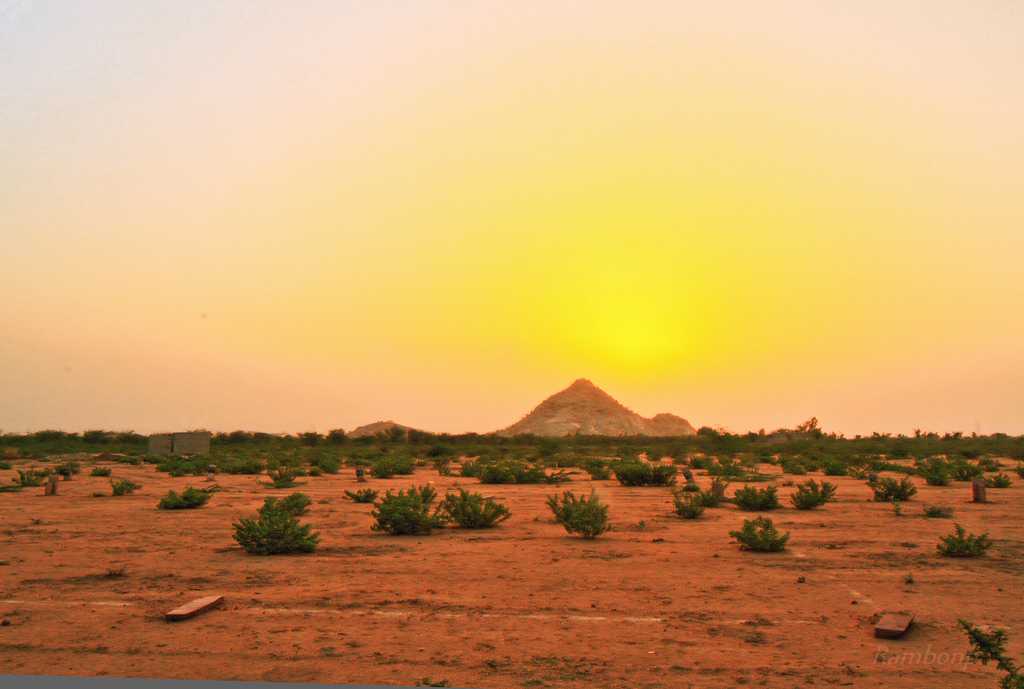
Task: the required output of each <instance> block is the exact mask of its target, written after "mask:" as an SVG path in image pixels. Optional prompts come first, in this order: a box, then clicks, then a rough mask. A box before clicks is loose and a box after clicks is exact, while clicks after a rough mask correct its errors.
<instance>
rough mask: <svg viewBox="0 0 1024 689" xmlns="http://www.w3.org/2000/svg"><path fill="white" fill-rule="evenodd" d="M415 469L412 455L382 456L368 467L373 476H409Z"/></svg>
mask: <svg viewBox="0 0 1024 689" xmlns="http://www.w3.org/2000/svg"><path fill="white" fill-rule="evenodd" d="M414 470H415V465H414V463H413V461H412V457H382V458H381V459H378V460H377V461H376V462H374V463H373V465H372V466H371V467H370V473H372V474H373V476H374V478H391V477H392V476H410V475H411V474H412V473H413V471H414Z"/></svg>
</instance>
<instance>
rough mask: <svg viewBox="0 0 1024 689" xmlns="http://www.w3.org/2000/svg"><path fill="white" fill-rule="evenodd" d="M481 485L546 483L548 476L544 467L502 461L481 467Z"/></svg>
mask: <svg viewBox="0 0 1024 689" xmlns="http://www.w3.org/2000/svg"><path fill="white" fill-rule="evenodd" d="M479 476H480V483H497V484H503V483H546V482H548V475H547V473H546V472H545V471H544V468H543V467H540V466H537V465H533V464H527V463H526V462H518V461H513V460H502V461H500V462H489V463H487V464H484V465H482V466H481V467H480V473H479Z"/></svg>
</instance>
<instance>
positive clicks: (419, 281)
mask: <svg viewBox="0 0 1024 689" xmlns="http://www.w3.org/2000/svg"><path fill="white" fill-rule="evenodd" d="M580 7H581V6H579V5H576V4H573V3H561V2H553V3H527V4H525V5H516V6H508V5H506V4H503V3H497V2H480V3H470V4H468V5H465V6H463V5H459V6H451V5H449V4H448V3H430V2H426V3H421V4H416V5H411V6H408V5H403V6H401V11H400V10H399V7H398V6H390V5H388V4H387V3H382V4H380V5H375V4H370V3H322V4H321V3H310V4H308V5H306V6H304V7H301V8H287V9H286V8H284V7H283V6H279V5H277V4H274V3H266V4H263V3H233V2H225V3H217V4H216V6H209V7H202V6H194V7H177V6H174V5H167V6H163V7H156V6H153V7H150V8H149V9H147V10H146V11H143V8H141V7H136V6H134V5H132V4H131V3H125V2H111V3H106V4H104V5H102V6H100V7H93V8H88V9H87V8H79V7H73V6H67V5H52V6H32V5H31V4H25V5H15V6H14V7H12V8H11V9H8V10H6V13H5V14H0V46H2V47H0V56H3V58H4V59H2V60H0V84H3V85H4V86H3V87H2V89H3V90H2V91H0V99H2V100H3V102H4V103H5V104H6V105H8V106H9V107H5V109H4V110H2V111H0V209H2V215H0V222H2V223H3V227H4V232H3V239H4V245H5V246H4V255H5V259H6V260H5V261H4V264H3V270H2V271H0V287H2V290H3V295H4V297H3V299H2V300H0V318H2V319H3V323H4V326H5V328H4V329H5V336H4V337H3V338H2V340H3V342H2V343H0V389H2V390H3V391H4V394H3V395H0V431H4V432H20V431H26V430H38V429H42V428H62V429H66V430H82V429H85V428H113V429H129V428H131V429H134V430H136V431H139V432H149V431H156V430H176V429H182V428H196V427H204V428H209V429H213V430H224V431H229V430H234V429H239V428H241V429H250V430H265V431H272V432H273V431H289V432H296V431H306V430H318V431H321V432H323V431H326V430H328V429H330V428H336V427H342V428H346V429H351V428H353V427H355V426H358V425H362V424H365V423H369V422H373V421H377V420H382V419H393V420H395V421H397V422H399V423H403V424H406V425H409V426H413V427H416V428H422V429H424V430H430V431H436V432H452V433H458V432H466V431H477V432H489V431H493V430H497V429H499V428H502V427H505V426H507V425H509V424H511V423H513V422H515V421H516V420H518V419H519V418H520V417H521V416H522V415H523V414H525V413H527V412H528V411H529V410H530V409H531V408H533V406H534V405H536V404H537V403H539V402H540V401H541V400H542V399H543V398H545V397H547V396H548V395H550V394H553V393H554V392H556V391H558V390H561V389H562V388H564V387H565V386H567V385H568V384H569V383H570V382H571V381H572V380H574V379H576V378H580V377H585V378H589V379H591V380H593V381H594V382H595V383H596V384H597V385H598V386H600V387H602V388H603V389H605V390H606V391H607V392H609V393H610V394H612V395H613V396H614V397H616V399H618V400H619V401H620V402H622V403H623V404H625V405H626V406H628V407H630V408H631V409H634V410H635V411H637V412H638V413H640V414H642V415H644V416H652V415H654V414H655V413H658V412H671V413H675V414H678V415H680V416H683V417H685V418H687V419H688V420H689V421H690V422H691V423H693V424H694V425H695V426H701V425H709V426H722V427H726V428H729V429H732V430H735V431H746V430H758V429H760V428H765V429H769V430H771V429H774V428H778V427H791V426H793V425H795V424H797V423H799V422H801V421H803V420H804V419H806V418H808V417H810V416H817V417H818V418H819V419H821V420H822V426H823V428H824V429H825V430H826V431H836V432H842V433H846V434H847V435H853V434H856V433H861V434H868V433H870V432H872V431H889V432H910V431H911V430H912V429H914V428H923V429H926V430H934V431H939V432H944V431H955V430H960V431H966V432H972V431H979V432H996V431H1002V432H1008V433H1014V434H1019V433H1024V417H1022V416H1021V414H1020V409H1022V408H1024V347H1022V346H1021V342H1022V341H1024V325H1022V321H1021V319H1020V317H1019V313H1020V312H1021V307H1022V306H1024V280H1022V279H1021V274H1022V273H1021V259H1022V258H1024V201H1022V199H1024V175H1021V162H1022V161H1024V124H1022V123H1024V91H1022V90H1021V89H1020V88H1019V86H1020V74H1019V70H1020V65H1021V64H1024V42H1022V41H1020V40H1019V39H1020V36H1022V35H1024V9H1022V8H1021V7H1020V6H1018V5H1015V4H1012V3H976V4H973V5H963V4H957V3H948V4H945V3H939V4H938V5H934V6H930V7H929V8H928V11H927V13H926V14H925V13H924V8H921V7H917V6H915V5H914V4H912V3H871V2H869V3H863V4H858V5H857V6H848V7H846V8H841V7H839V6H832V7H829V6H821V4H820V3H812V2H798V1H793V2H786V3H780V4H778V5H777V6H772V7H768V6H764V7H761V6H757V5H751V4H749V3H742V4H737V5H732V4H731V3H724V4H722V5H721V6H720V7H719V6H716V7H709V6H707V5H706V4H696V3H695V4H690V5H688V4H686V3H674V2H673V3H669V2H651V3H642V4H640V5H639V6H629V7H627V6H625V5H623V4H621V3H592V4H591V3H588V4H587V5H586V11H585V12H583V11H582V10H581V9H580Z"/></svg>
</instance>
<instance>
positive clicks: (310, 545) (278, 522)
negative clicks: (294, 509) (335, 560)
mask: <svg viewBox="0 0 1024 689" xmlns="http://www.w3.org/2000/svg"><path fill="white" fill-rule="evenodd" d="M271 499H273V498H271ZM234 528H235V540H236V541H237V542H238V544H239V545H240V546H242V547H243V548H245V551H246V552H247V553H252V554H253V555H283V554H286V553H311V552H313V551H314V550H316V546H317V543H318V542H319V540H320V536H319V535H318V534H316V533H313V531H312V527H311V526H310V525H309V524H300V523H299V520H298V518H297V517H296V516H295V515H294V514H292V513H291V512H289V511H288V510H286V509H282V508H280V507H277V506H269V507H268V505H267V503H264V505H263V507H262V508H261V509H260V511H259V514H258V515H257V516H256V518H255V519H251V518H246V519H240V520H238V522H236V523H235V524H234Z"/></svg>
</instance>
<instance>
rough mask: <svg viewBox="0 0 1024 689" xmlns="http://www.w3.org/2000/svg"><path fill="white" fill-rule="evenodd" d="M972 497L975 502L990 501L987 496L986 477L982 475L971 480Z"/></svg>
mask: <svg viewBox="0 0 1024 689" xmlns="http://www.w3.org/2000/svg"><path fill="white" fill-rule="evenodd" d="M971 497H972V499H973V500H974V502H988V500H987V499H986V496H985V479H984V477H982V476H978V477H976V478H975V479H974V480H973V481H971Z"/></svg>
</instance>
